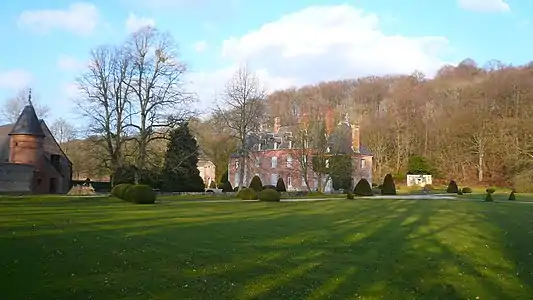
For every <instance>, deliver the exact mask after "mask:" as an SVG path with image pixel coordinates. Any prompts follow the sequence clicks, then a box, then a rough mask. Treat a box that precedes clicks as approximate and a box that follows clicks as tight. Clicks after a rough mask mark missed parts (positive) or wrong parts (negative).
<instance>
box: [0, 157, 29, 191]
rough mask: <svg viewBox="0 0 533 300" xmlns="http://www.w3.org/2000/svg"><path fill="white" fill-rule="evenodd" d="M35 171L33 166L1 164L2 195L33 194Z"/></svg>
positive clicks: (0, 187)
mask: <svg viewBox="0 0 533 300" xmlns="http://www.w3.org/2000/svg"><path fill="white" fill-rule="evenodd" d="M34 170H35V168H34V167H33V166H31V165H23V164H11V163H0V193H31V192H32V181H33V171H34Z"/></svg>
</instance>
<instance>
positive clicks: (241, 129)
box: [217, 66, 266, 189]
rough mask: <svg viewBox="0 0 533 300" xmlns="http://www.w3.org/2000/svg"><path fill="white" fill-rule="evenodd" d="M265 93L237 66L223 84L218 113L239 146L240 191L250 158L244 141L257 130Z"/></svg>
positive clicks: (245, 69) (256, 80)
mask: <svg viewBox="0 0 533 300" xmlns="http://www.w3.org/2000/svg"><path fill="white" fill-rule="evenodd" d="M265 98H266V92H265V90H264V89H263V87H262V86H261V84H260V82H259V79H258V78H257V76H256V75H255V74H254V73H253V72H252V71H251V70H249V69H248V67H247V66H243V67H240V68H239V70H237V72H235V74H234V75H233V78H232V79H231V80H230V81H229V82H228V83H227V84H226V87H225V90H224V94H223V99H222V100H223V103H222V106H220V105H219V106H218V107H217V111H218V113H219V114H220V116H221V117H222V119H223V120H224V124H225V125H226V126H227V128H229V129H230V130H231V131H232V134H233V136H234V137H235V138H236V139H237V140H238V143H239V147H238V148H239V149H238V151H239V154H240V156H239V157H240V159H239V173H238V176H239V181H238V182H239V189H240V188H241V187H242V186H243V182H244V176H245V168H246V162H247V158H248V155H249V151H248V150H249V149H248V147H247V143H246V142H247V138H248V137H249V135H250V134H251V133H252V132H255V131H257V130H258V129H259V125H260V123H261V119H262V118H263V115H264V104H263V101H264V100H265Z"/></svg>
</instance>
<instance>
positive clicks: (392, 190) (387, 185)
mask: <svg viewBox="0 0 533 300" xmlns="http://www.w3.org/2000/svg"><path fill="white" fill-rule="evenodd" d="M381 194H382V195H396V185H395V184H394V178H392V175H391V174H387V175H386V176H385V179H383V186H382V187H381Z"/></svg>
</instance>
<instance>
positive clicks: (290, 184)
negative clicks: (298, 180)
mask: <svg viewBox="0 0 533 300" xmlns="http://www.w3.org/2000/svg"><path fill="white" fill-rule="evenodd" d="M287 186H292V178H291V177H290V176H287Z"/></svg>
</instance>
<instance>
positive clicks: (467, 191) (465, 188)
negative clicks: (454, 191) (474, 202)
mask: <svg viewBox="0 0 533 300" xmlns="http://www.w3.org/2000/svg"><path fill="white" fill-rule="evenodd" d="M462 191H463V194H471V193H472V189H471V188H469V187H464V188H463V189H462Z"/></svg>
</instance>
